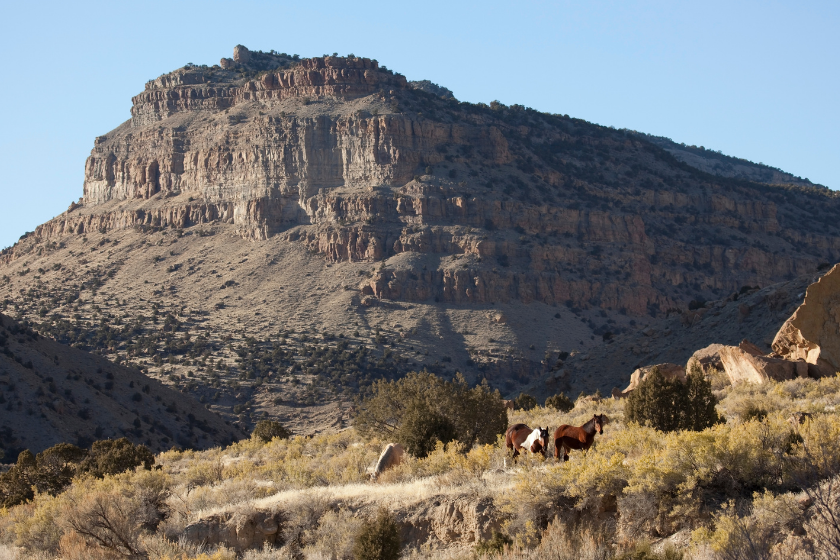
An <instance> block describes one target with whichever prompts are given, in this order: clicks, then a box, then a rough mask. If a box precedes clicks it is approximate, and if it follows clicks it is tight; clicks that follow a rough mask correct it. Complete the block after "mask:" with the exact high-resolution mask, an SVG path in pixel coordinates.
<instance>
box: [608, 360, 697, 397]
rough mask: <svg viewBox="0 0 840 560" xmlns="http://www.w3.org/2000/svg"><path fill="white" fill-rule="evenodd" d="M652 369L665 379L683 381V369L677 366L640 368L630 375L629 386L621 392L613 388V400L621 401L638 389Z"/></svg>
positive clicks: (657, 365)
mask: <svg viewBox="0 0 840 560" xmlns="http://www.w3.org/2000/svg"><path fill="white" fill-rule="evenodd" d="M653 368H659V372H660V373H661V374H662V375H663V376H665V378H666V379H679V380H680V381H685V368H684V367H683V366H681V365H678V364H668V363H666V364H656V365H652V366H645V367H640V368H639V369H637V370H636V371H634V372H633V373H632V374H630V384H629V385H628V386H627V387H626V388H625V389H624V390H623V391H622V390H620V389H618V388H617V387H615V388H613V390H612V396H613V398H614V399H623V398H625V397H626V396H627V395H629V394H630V393H631V392H633V391H635V390H636V389H638V387H639V385H640V384H641V382H642V381H644V380H645V379H647V376H648V375H650V373H651V372H652V371H653Z"/></svg>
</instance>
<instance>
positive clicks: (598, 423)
mask: <svg viewBox="0 0 840 560" xmlns="http://www.w3.org/2000/svg"><path fill="white" fill-rule="evenodd" d="M592 419H593V420H595V431H596V432H598V433H599V434H602V435H603V433H604V424H606V423H607V415H606V414H593V415H592Z"/></svg>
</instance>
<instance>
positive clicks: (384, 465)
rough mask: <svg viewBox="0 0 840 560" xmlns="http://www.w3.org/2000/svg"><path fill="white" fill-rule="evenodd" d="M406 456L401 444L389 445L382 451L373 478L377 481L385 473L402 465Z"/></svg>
mask: <svg viewBox="0 0 840 560" xmlns="http://www.w3.org/2000/svg"><path fill="white" fill-rule="evenodd" d="M404 456H405V448H403V446H402V445H400V444H399V443H389V444H388V445H386V446H385V449H383V450H382V454H381V455H379V459H378V460H377V461H376V467H375V468H374V470H373V478H374V479H376V478H377V477H379V475H381V474H382V473H383V472H385V471H387V470H388V469H393V468H394V467H397V466H399V465H400V464H401V463H402V460H403V457H404Z"/></svg>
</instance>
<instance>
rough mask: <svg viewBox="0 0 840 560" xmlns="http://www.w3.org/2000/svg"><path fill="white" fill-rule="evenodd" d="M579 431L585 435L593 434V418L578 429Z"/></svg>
mask: <svg viewBox="0 0 840 560" xmlns="http://www.w3.org/2000/svg"><path fill="white" fill-rule="evenodd" d="M580 429H581V430H583V431H584V432H587V433H594V432H595V418H590V419H589V422H587V423H586V424H584V425H583V426H581V427H580Z"/></svg>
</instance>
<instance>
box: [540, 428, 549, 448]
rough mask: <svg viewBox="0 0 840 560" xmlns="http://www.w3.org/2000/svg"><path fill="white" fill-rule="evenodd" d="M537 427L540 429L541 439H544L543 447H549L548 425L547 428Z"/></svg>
mask: <svg viewBox="0 0 840 560" xmlns="http://www.w3.org/2000/svg"><path fill="white" fill-rule="evenodd" d="M537 429H538V430H539V431H540V440H542V443H543V449H545V448H547V447H548V426H546V427H545V428H539V427H538V428H537ZM543 453H545V452H543Z"/></svg>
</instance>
